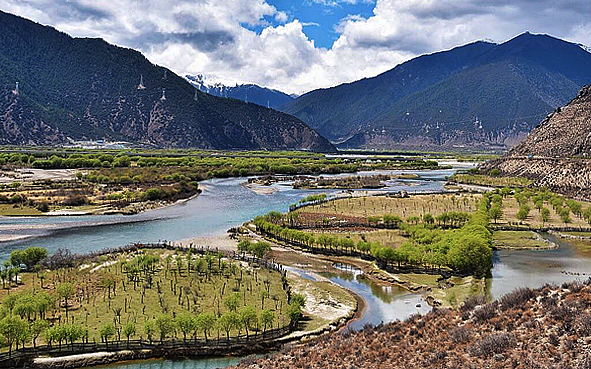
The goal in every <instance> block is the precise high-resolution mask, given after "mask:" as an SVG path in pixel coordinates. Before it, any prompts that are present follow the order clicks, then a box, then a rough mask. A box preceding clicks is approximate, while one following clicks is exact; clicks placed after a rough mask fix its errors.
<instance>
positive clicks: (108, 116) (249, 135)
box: [0, 12, 334, 151]
mask: <svg viewBox="0 0 591 369" xmlns="http://www.w3.org/2000/svg"><path fill="white" fill-rule="evenodd" d="M17 83H18V86H17ZM79 139H113V140H124V141H131V142H139V143H149V144H153V145H157V146H161V147H199V148H211V149H260V148H263V149H309V150H316V151H334V146H333V145H332V144H331V143H330V142H328V141H327V140H326V139H325V138H324V137H322V136H321V135H319V134H318V133H317V132H315V131H314V130H312V129H310V128H309V127H308V126H307V125H306V124H305V123H303V122H302V121H301V120H300V119H298V118H295V117H293V116H290V115H288V114H285V113H282V112H278V111H276V110H272V109H267V108H266V107H263V106H260V105H257V104H252V103H245V102H242V101H240V100H236V99H226V98H220V97H216V96H212V95H209V94H206V93H204V92H200V91H196V89H195V87H194V86H192V85H191V84H190V83H189V82H187V81H186V80H185V79H184V78H182V77H179V76H177V75H176V74H174V73H173V72H171V71H170V70H168V69H166V68H163V67H160V66H157V65H154V64H152V63H151V62H150V61H148V60H147V59H146V58H145V57H144V56H143V55H142V54H141V53H139V52H137V51H135V50H131V49H126V48H121V47H117V46H113V45H110V44H108V43H107V42H105V41H103V40H102V39H92V38H72V37H70V36H68V35H66V34H64V33H62V32H59V31H57V30H55V29H54V28H51V27H47V26H42V25H40V24H37V23H34V22H32V21H29V20H26V19H23V18H21V17H17V16H14V15H11V14H8V13H5V12H0V144H15V145H23V144H32V145H40V144H44V145H52V144H61V143H65V142H68V141H69V140H79Z"/></svg>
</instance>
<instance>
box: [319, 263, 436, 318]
mask: <svg viewBox="0 0 591 369" xmlns="http://www.w3.org/2000/svg"><path fill="white" fill-rule="evenodd" d="M334 266H335V268H336V269H338V270H339V272H335V273H327V272H323V273H320V274H321V275H322V276H324V277H326V278H328V279H330V280H331V281H333V282H335V283H337V284H339V285H341V286H343V287H345V288H348V289H350V290H352V291H354V292H356V293H357V294H359V295H360V296H361V297H363V299H364V300H365V302H366V310H365V312H364V314H363V316H362V317H361V318H360V319H359V320H356V321H354V322H353V323H351V328H353V329H361V328H363V326H364V325H366V324H373V325H377V324H380V323H382V322H384V323H386V322H391V321H394V320H397V319H398V320H404V319H406V318H407V317H409V316H410V315H411V314H415V313H421V314H425V313H427V312H429V311H430V310H431V308H430V307H429V305H427V303H426V302H425V300H424V299H423V298H422V297H421V296H420V295H417V294H414V293H410V292H408V291H406V290H404V289H402V288H400V287H397V286H384V285H380V284H377V283H375V282H373V281H372V280H370V279H369V278H367V277H366V276H365V275H364V274H363V272H362V271H361V270H360V269H358V268H355V267H353V266H350V265H346V264H335V265H334Z"/></svg>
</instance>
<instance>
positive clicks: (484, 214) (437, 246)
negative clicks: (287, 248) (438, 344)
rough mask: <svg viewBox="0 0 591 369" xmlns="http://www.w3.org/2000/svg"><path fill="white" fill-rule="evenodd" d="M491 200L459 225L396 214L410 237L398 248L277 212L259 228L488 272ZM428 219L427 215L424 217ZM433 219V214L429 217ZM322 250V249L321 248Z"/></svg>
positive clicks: (377, 254) (326, 247) (391, 257)
mask: <svg viewBox="0 0 591 369" xmlns="http://www.w3.org/2000/svg"><path fill="white" fill-rule="evenodd" d="M490 208H491V200H490V198H489V197H488V196H484V197H483V199H482V200H481V202H480V203H479V209H478V211H476V212H475V213H474V214H473V215H471V216H470V218H469V220H467V222H465V224H464V225H462V226H461V228H459V229H455V230H441V229H436V228H434V227H433V226H432V223H431V222H430V221H429V220H427V221H426V222H425V221H423V223H421V224H415V225H408V224H405V223H402V222H401V220H399V219H400V218H396V220H397V221H399V223H398V227H399V228H401V229H402V231H403V232H404V233H405V234H406V235H407V236H408V237H409V241H408V242H406V243H404V244H403V245H401V246H400V247H398V248H393V247H390V246H384V245H382V244H380V243H378V242H367V241H365V240H364V239H361V240H359V241H358V242H357V243H355V242H354V241H353V240H352V239H351V238H348V237H339V236H333V235H326V234H320V235H314V234H312V233H309V232H305V231H300V230H296V229H291V228H288V227H285V226H284V225H283V224H277V217H276V216H275V214H270V216H260V217H257V218H255V220H254V224H255V225H256V226H257V228H258V230H259V231H261V232H263V233H265V234H267V235H270V236H272V237H274V238H276V239H280V240H283V241H286V242H288V243H294V244H298V245H300V246H304V247H306V248H308V249H312V250H313V251H314V249H321V251H323V252H335V251H337V250H338V251H339V252H345V253H350V254H353V253H355V252H357V253H361V254H364V255H368V256H372V257H374V258H376V259H377V260H378V261H380V262H381V263H382V264H383V265H385V266H388V265H390V264H397V265H398V267H400V266H402V265H407V266H428V267H436V268H442V267H446V268H450V269H452V270H455V271H457V272H460V273H472V274H475V275H478V276H483V275H486V274H487V273H488V272H489V271H490V269H491V267H492V233H491V232H490V230H489V229H488V225H489V218H488V212H489V210H490ZM423 219H424V218H423ZM428 219H429V218H428ZM318 251H320V250H318Z"/></svg>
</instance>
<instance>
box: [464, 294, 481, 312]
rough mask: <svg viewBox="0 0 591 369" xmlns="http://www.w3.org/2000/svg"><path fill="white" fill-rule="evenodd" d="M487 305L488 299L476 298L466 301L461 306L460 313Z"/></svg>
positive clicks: (479, 296)
mask: <svg viewBox="0 0 591 369" xmlns="http://www.w3.org/2000/svg"><path fill="white" fill-rule="evenodd" d="M486 303H487V301H486V297H484V296H482V295H478V296H474V297H471V298H469V299H468V300H466V301H464V303H463V304H462V306H460V311H472V310H473V309H474V308H475V307H476V306H478V305H484V304H486Z"/></svg>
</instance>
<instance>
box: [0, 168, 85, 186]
mask: <svg viewBox="0 0 591 369" xmlns="http://www.w3.org/2000/svg"><path fill="white" fill-rule="evenodd" d="M76 172H78V170H77V169H33V168H19V169H15V170H13V171H8V172H2V173H0V183H12V182H32V181H42V180H46V179H50V180H52V181H71V180H74V179H76Z"/></svg>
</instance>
